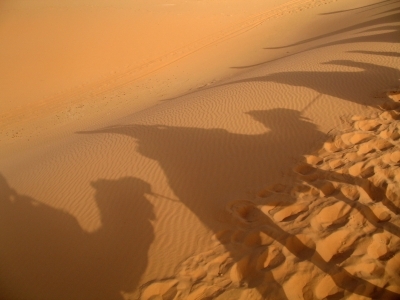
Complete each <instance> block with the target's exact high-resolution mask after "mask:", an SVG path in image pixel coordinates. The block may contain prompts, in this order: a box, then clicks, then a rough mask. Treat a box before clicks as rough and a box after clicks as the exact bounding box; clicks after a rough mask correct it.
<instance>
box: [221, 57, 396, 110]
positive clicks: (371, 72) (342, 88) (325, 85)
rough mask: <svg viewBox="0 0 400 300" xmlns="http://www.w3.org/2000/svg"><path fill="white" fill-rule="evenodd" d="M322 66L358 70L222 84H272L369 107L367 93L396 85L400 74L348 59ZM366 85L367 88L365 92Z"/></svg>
mask: <svg viewBox="0 0 400 300" xmlns="http://www.w3.org/2000/svg"><path fill="white" fill-rule="evenodd" d="M323 64H324V65H333V66H339V67H351V68H356V69H360V70H361V71H326V72H316V71H298V72H280V73H273V74H268V75H266V76H260V77H253V78H248V79H243V80H238V81H233V82H230V83H227V84H225V85H231V84H236V83H245V82H276V83H282V84H288V85H291V86H301V87H306V88H310V89H313V90H315V91H316V92H318V93H320V94H323V95H330V96H332V97H335V98H339V99H343V100H346V101H350V102H354V103H358V104H365V105H371V106H373V105H375V102H376V99H372V97H371V91H382V90H384V89H385V87H388V86H397V85H398V77H399V74H400V71H399V70H398V69H396V68H392V67H385V66H380V65H376V64H371V63H363V62H355V61H350V60H335V61H330V62H326V63H323ZM349 83H351V88H349ZM366 86H368V89H365V87H366Z"/></svg>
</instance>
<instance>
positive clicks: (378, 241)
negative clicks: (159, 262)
mask: <svg viewBox="0 0 400 300" xmlns="http://www.w3.org/2000/svg"><path fill="white" fill-rule="evenodd" d="M399 95H400V93H399ZM382 106H383V107H385V108H386V109H382V111H380V112H379V115H377V114H373V115H371V116H354V117H353V120H352V122H351V125H352V128H351V129H348V130H346V131H345V132H342V133H340V134H338V135H336V136H333V137H332V138H331V140H330V141H328V142H326V143H325V144H324V146H323V148H322V149H321V150H319V151H317V152H316V153H314V154H312V155H305V156H304V162H302V163H300V164H298V165H297V166H295V167H294V173H296V174H297V175H296V180H295V183H294V184H293V185H290V186H286V185H283V184H279V183H276V184H273V185H271V186H269V187H267V188H265V189H264V190H262V191H260V193H259V194H258V196H257V198H256V199H255V200H253V201H248V200H239V201H234V202H231V203H229V204H228V205H227V207H226V211H227V213H228V214H229V215H230V221H231V227H230V228H229V229H226V230H223V231H220V232H218V233H216V234H215V235H214V236H213V240H214V241H215V243H214V246H213V247H212V248H210V249H209V250H208V251H205V252H202V253H200V254H196V255H194V256H192V257H189V258H188V259H187V260H185V261H184V262H183V263H182V264H181V265H180V266H179V268H178V271H177V274H176V275H175V277H173V278H168V279H165V280H162V281H157V282H152V283H150V284H149V285H147V286H145V287H143V291H142V295H141V296H142V299H156V298H152V297H155V296H158V297H162V299H208V298H212V299H344V298H345V299H371V298H372V299H398V297H399V293H400V276H399V275H400V273H399V269H400V256H399V255H400V254H399V250H400V239H399V234H400V227H399V225H400V218H399V212H400V167H399V162H400V121H398V119H400V117H399V116H400V103H399V102H395V101H388V102H385V103H383V105H382ZM393 107H397V109H392V108H393Z"/></svg>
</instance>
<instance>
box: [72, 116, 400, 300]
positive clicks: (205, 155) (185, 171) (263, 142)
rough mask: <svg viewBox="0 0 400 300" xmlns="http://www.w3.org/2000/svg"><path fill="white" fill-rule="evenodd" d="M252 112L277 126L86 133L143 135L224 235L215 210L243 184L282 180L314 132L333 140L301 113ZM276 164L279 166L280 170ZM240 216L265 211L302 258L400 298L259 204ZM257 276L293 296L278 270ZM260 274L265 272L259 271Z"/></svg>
mask: <svg viewBox="0 0 400 300" xmlns="http://www.w3.org/2000/svg"><path fill="white" fill-rule="evenodd" d="M248 114H249V115H250V116H251V117H252V118H253V119H254V120H256V121H258V122H260V123H262V124H263V125H264V126H265V127H266V128H268V129H270V131H269V132H266V133H263V134H257V135H244V134H235V133H230V132H228V131H226V130H222V129H201V128H187V127H174V126H163V125H117V126H111V127H106V128H102V129H99V130H95V131H88V132H79V133H81V134H104V133H111V134H122V135H125V136H128V137H131V138H133V139H135V140H136V142H137V149H136V150H137V151H138V152H139V153H140V154H142V155H143V156H145V157H148V158H150V159H153V160H156V161H157V162H158V163H159V165H160V166H161V168H162V169H163V171H164V173H165V175H166V177H167V180H168V184H169V185H170V187H171V188H172V190H173V191H174V193H175V195H176V196H177V197H178V198H179V200H180V201H181V202H182V203H183V204H184V205H185V206H187V207H188V208H189V209H190V210H191V211H192V212H193V213H194V214H195V215H196V216H197V217H198V218H199V220H200V221H201V222H202V223H203V224H204V225H206V226H207V227H208V228H209V229H210V230H211V231H212V232H214V233H218V232H219V229H220V228H219V227H218V226H216V223H215V215H213V212H215V211H218V210H220V209H221V208H223V207H225V205H226V204H227V203H229V202H231V201H232V200H237V199H238V197H240V195H242V193H243V190H245V189H247V188H249V187H251V188H253V187H256V189H257V190H259V189H260V187H262V186H264V185H265V184H266V183H268V182H272V181H276V180H277V177H276V176H275V175H274V174H275V173H276V170H279V169H280V167H282V165H284V162H287V161H288V160H289V161H290V158H294V159H296V158H298V157H300V156H301V155H303V154H305V153H308V151H309V147H310V142H309V140H308V138H310V140H314V141H315V140H317V141H318V142H319V143H321V142H322V141H323V140H325V136H324V135H323V134H322V133H321V132H319V131H318V130H317V128H316V126H315V125H314V124H312V123H310V122H308V121H307V120H306V119H304V118H302V117H301V114H300V113H299V112H298V111H295V110H290V109H273V110H269V111H251V112H248ZM132 151H134V149H132ZM290 164H291V163H290ZM270 170H273V172H272V173H273V174H272V176H271V175H270ZM278 180H279V179H278ZM293 201H294V199H293V198H290V197H287V200H285V201H280V203H279V205H280V206H286V205H290V204H292V203H293ZM247 202H249V201H247ZM249 203H250V202H249ZM239 215H241V216H242V217H243V218H244V219H246V218H253V217H254V216H255V215H257V218H258V221H259V222H260V224H263V226H261V229H260V230H262V231H263V232H264V233H265V234H267V235H269V236H270V237H272V238H273V239H274V240H276V241H277V242H278V243H280V244H282V245H283V246H285V247H286V248H287V249H288V250H289V251H290V252H292V253H293V254H294V255H295V256H296V257H297V258H298V259H299V260H300V261H309V262H311V263H312V264H314V265H315V266H316V267H317V268H319V269H321V270H322V271H323V272H324V273H326V274H328V275H329V276H331V277H332V279H333V281H334V282H335V283H336V284H337V285H338V286H339V287H341V288H343V289H344V290H346V291H349V292H352V293H356V294H359V295H365V296H369V295H370V293H371V291H373V295H374V296H375V295H377V296H384V297H387V298H386V299H396V298H397V297H398V296H399V295H397V294H395V293H392V292H390V291H387V290H385V289H384V288H380V287H377V286H375V285H373V284H370V283H369V282H367V281H365V280H363V279H360V278H357V277H355V276H352V275H351V274H349V273H348V272H347V271H346V270H344V269H343V268H341V267H339V266H337V265H336V261H325V260H324V259H323V258H322V257H321V255H320V254H319V253H318V252H316V250H315V249H314V248H311V247H309V246H307V245H305V244H304V243H303V242H301V241H300V240H299V239H298V238H297V237H296V236H294V235H292V234H290V233H288V232H286V231H284V230H283V229H282V228H281V227H279V226H278V225H277V224H275V223H274V222H273V221H272V220H271V219H270V218H269V217H268V216H267V215H265V214H264V213H263V212H261V211H260V210H259V209H258V208H257V207H256V206H255V205H254V207H253V211H251V210H250V209H248V208H245V209H243V210H242V211H241V212H239ZM247 221H248V220H244V222H247ZM226 249H227V250H228V251H229V252H230V253H232V255H231V257H232V259H233V260H234V262H238V261H239V259H240V258H241V257H240V255H235V252H237V249H235V245H226ZM260 249H261V248H260ZM261 250H262V249H261ZM254 274H255V275H254ZM254 274H253V275H254V276H253V275H251V276H250V277H248V278H245V279H244V280H245V281H246V282H247V286H248V287H256V288H258V289H259V292H260V294H262V295H263V296H264V297H267V296H268V297H269V296H270V295H271V289H267V290H265V289H263V288H262V287H260V285H259V284H260V280H261V281H262V280H263V279H266V278H267V279H268V282H269V283H271V284H272V285H273V286H274V291H273V293H275V295H276V296H277V297H278V298H279V299H286V298H287V296H286V294H285V292H284V290H283V288H282V287H281V286H280V285H279V283H278V282H277V281H275V279H274V276H273V274H272V273H271V270H263V271H262V274H261V273H260V272H258V273H257V272H255V273H254ZM260 274H261V275H262V276H261V277H259V276H258V275H260Z"/></svg>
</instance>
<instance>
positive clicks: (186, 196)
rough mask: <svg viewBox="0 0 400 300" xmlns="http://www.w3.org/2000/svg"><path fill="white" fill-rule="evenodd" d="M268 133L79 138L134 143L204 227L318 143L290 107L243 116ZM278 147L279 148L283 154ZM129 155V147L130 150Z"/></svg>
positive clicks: (127, 131) (145, 130)
mask: <svg viewBox="0 0 400 300" xmlns="http://www.w3.org/2000/svg"><path fill="white" fill-rule="evenodd" d="M247 114H248V115H250V116H251V117H252V118H253V119H254V120H255V121H257V122H260V123H262V124H263V125H264V126H265V127H266V128H267V129H269V130H270V131H269V132H266V133H262V134H256V135H247V134H236V133H230V132H228V131H226V130H223V129H201V128H188V127H174V126H162V125H122V126H111V127H107V128H103V129H99V130H95V131H90V132H80V133H84V134H99V133H115V134H122V135H126V136H129V137H131V138H133V139H135V140H136V141H137V145H138V148H137V151H138V152H139V153H140V154H142V155H143V156H146V157H148V158H151V159H153V160H156V161H158V162H159V164H160V166H161V168H162V170H163V171H164V173H165V175H166V177H167V180H168V184H169V186H170V187H171V189H172V190H173V191H174V194H175V195H176V196H177V197H178V198H179V200H180V201H181V202H182V203H183V204H184V205H186V206H187V207H188V208H189V209H190V210H191V211H193V212H194V213H195V214H196V215H197V216H198V217H199V219H200V220H201V221H202V222H203V223H204V224H205V225H206V226H208V227H209V228H211V229H213V230H214V229H215V230H216V227H215V226H217V224H219V223H216V215H215V214H213V212H219V211H220V210H221V209H222V208H224V205H225V204H226V203H228V202H229V201H232V200H234V199H236V198H237V197H238V196H239V197H244V196H247V194H245V192H246V191H247V192H252V193H255V192H256V191H257V190H258V189H259V188H260V187H262V186H263V185H264V184H265V183H267V182H271V181H275V180H276V177H275V176H276V175H275V174H276V173H277V171H276V170H280V169H282V167H283V168H284V167H289V166H290V165H289V164H290V163H288V161H289V162H290V160H291V159H293V158H295V157H299V156H301V155H302V154H304V153H306V151H307V150H308V149H309V147H310V145H311V144H314V143H315V141H320V142H322V140H323V139H324V134H322V133H321V132H319V131H318V130H317V127H316V126H315V125H314V124H312V123H310V122H308V121H307V120H306V119H304V118H302V117H301V115H300V113H299V112H298V111H295V110H291V109H273V110H269V111H251V112H248V113H247ZM283 149H284V150H283ZM132 151H134V149H132Z"/></svg>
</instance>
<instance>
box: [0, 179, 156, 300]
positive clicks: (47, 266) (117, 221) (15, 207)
mask: <svg viewBox="0 0 400 300" xmlns="http://www.w3.org/2000/svg"><path fill="white" fill-rule="evenodd" d="M91 185H92V187H93V188H94V189H95V190H96V195H95V198H96V203H97V205H98V208H99V210H100V213H101V222H102V226H101V228H100V229H98V230H97V231H96V232H93V233H88V232H85V231H83V230H82V228H81V227H80V226H79V224H78V223H77V221H76V219H75V218H74V217H72V216H71V215H70V214H68V213H66V212H64V211H61V210H58V209H55V208H52V207H50V206H48V205H46V204H43V203H39V202H38V201H37V200H35V199H33V198H31V197H29V196H25V195H21V194H19V193H18V192H16V191H15V190H14V189H12V188H11V187H10V186H9V185H8V183H7V182H6V179H5V178H4V177H3V176H2V175H0V206H1V207H0V244H1V247H0V260H1V262H2V263H1V267H0V278H1V280H0V298H1V299H74V300H75V299H85V300H87V299H107V300H108V299H122V294H121V293H122V292H130V291H132V290H134V289H135V287H136V286H137V284H138V283H139V279H140V277H141V276H142V274H143V272H144V271H145V269H146V266H147V252H148V249H149V247H150V244H151V242H152V240H153V236H154V234H153V227H152V225H151V223H150V221H151V220H153V219H154V214H153V208H152V205H151V204H150V203H149V201H148V200H147V199H146V197H145V194H147V193H150V192H151V190H150V185H149V184H148V183H146V182H144V181H142V180H140V179H137V178H133V177H125V178H121V179H118V180H105V179H99V180H97V181H95V182H93V183H92V184H91Z"/></svg>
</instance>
